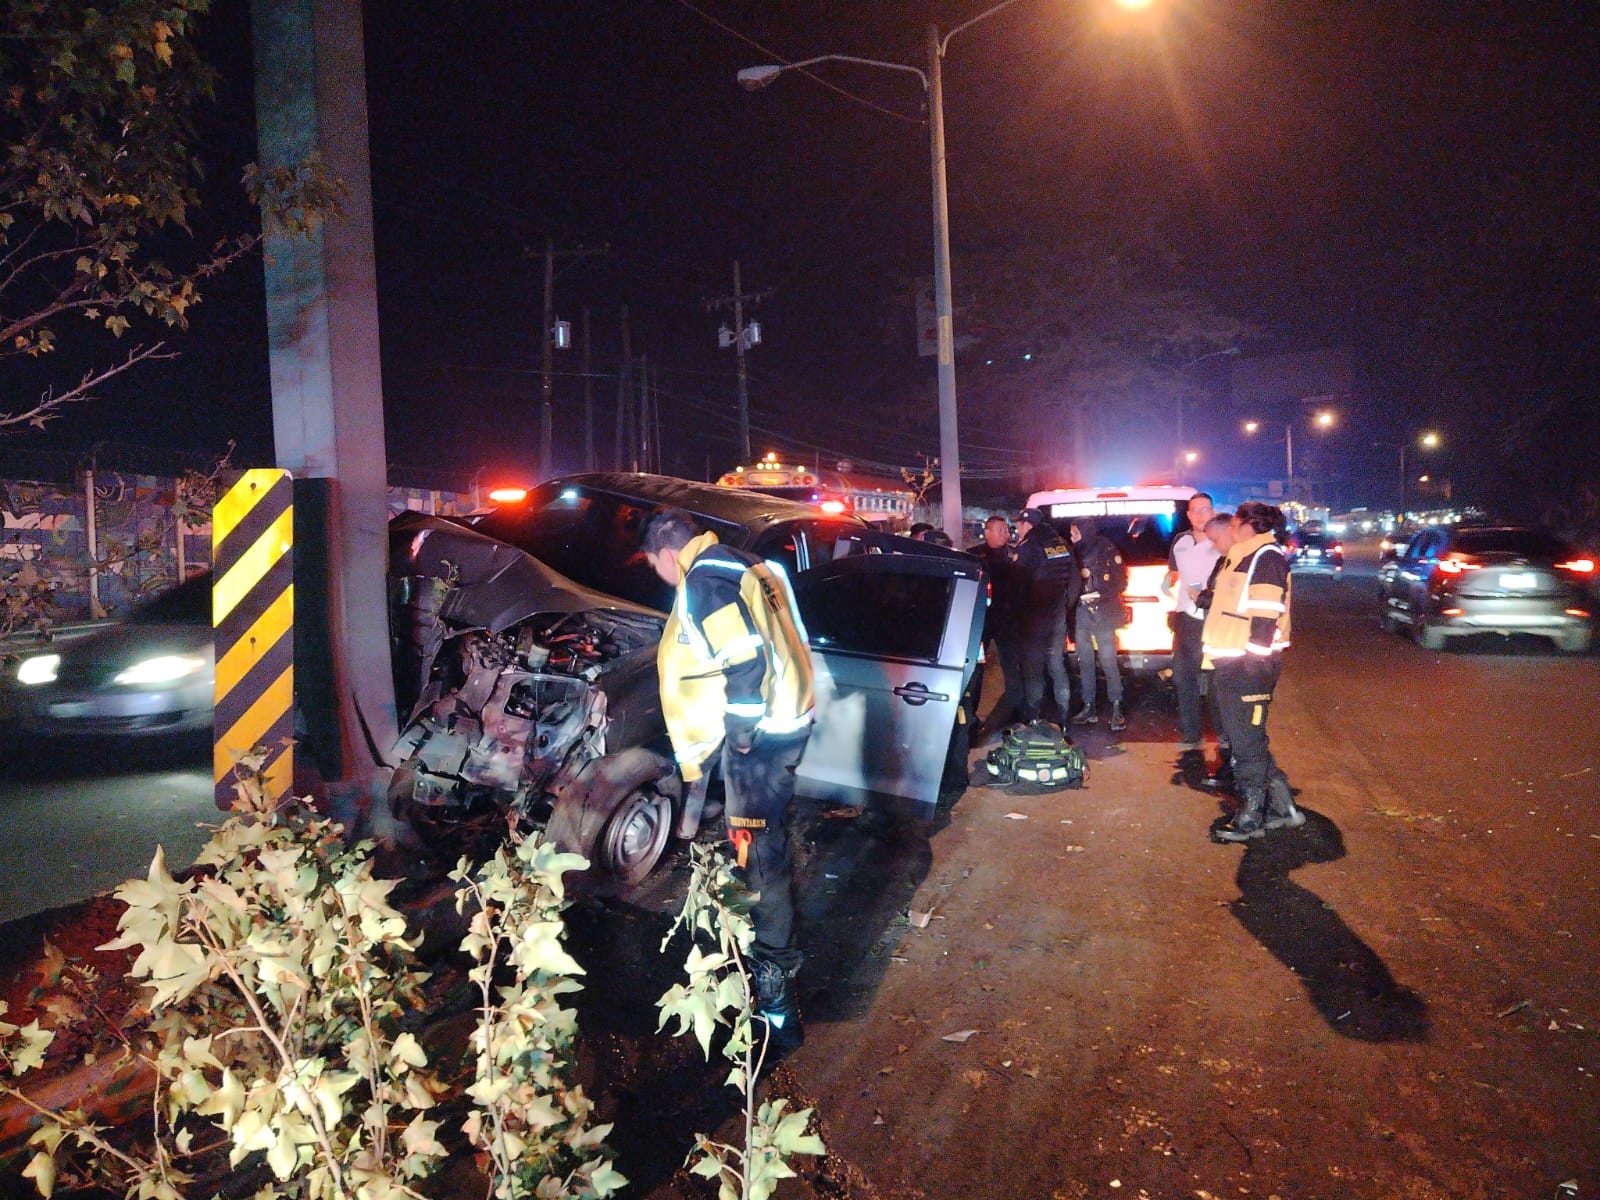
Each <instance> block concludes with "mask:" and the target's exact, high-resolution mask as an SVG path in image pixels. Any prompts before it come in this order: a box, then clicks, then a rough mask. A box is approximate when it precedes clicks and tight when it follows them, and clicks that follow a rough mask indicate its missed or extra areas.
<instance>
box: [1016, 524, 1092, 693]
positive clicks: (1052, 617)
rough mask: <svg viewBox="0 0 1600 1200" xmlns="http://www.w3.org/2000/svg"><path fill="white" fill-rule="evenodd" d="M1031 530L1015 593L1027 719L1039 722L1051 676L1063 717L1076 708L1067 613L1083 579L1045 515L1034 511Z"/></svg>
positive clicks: (1021, 550)
mask: <svg viewBox="0 0 1600 1200" xmlns="http://www.w3.org/2000/svg"><path fill="white" fill-rule="evenodd" d="M1021 519H1022V520H1026V521H1027V522H1028V532H1027V534H1026V535H1025V536H1024V537H1023V538H1022V540H1021V541H1020V542H1018V543H1017V558H1016V564H1015V573H1016V580H1015V590H1014V592H1013V603H1015V604H1016V605H1017V609H1018V611H1017V635H1018V642H1019V645H1018V657H1019V658H1020V661H1021V668H1022V719H1023V720H1024V721H1035V720H1038V718H1039V716H1040V712H1041V709H1042V707H1043V705H1044V681H1045V676H1046V675H1048V676H1049V677H1050V685H1051V688H1052V689H1053V690H1054V691H1055V694H1056V704H1057V706H1058V707H1059V708H1060V709H1061V711H1062V713H1063V715H1064V714H1066V713H1067V712H1069V711H1070V710H1071V708H1072V685H1071V682H1070V681H1069V680H1068V679H1067V668H1066V663H1065V661H1064V655H1065V653H1066V646H1067V610H1068V609H1069V608H1071V607H1072V605H1073V603H1074V602H1075V601H1076V600H1077V598H1078V588H1079V585H1080V577H1079V574H1078V563H1077V560H1076V559H1075V558H1074V557H1073V555H1072V547H1071V546H1069V545H1068V544H1067V543H1066V540H1065V539H1064V538H1062V536H1061V535H1060V534H1059V533H1057V532H1056V528H1055V526H1054V525H1052V524H1050V521H1049V518H1047V517H1046V516H1045V515H1044V513H1042V512H1040V511H1038V510H1036V509H1029V510H1028V511H1027V513H1025V514H1024V515H1023V517H1022V518H1021Z"/></svg>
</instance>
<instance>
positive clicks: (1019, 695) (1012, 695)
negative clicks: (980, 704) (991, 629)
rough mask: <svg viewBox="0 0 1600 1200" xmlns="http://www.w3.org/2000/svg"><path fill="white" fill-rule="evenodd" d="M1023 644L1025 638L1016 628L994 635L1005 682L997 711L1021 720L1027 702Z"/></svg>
mask: <svg viewBox="0 0 1600 1200" xmlns="http://www.w3.org/2000/svg"><path fill="white" fill-rule="evenodd" d="M1023 644H1024V639H1023V637H1022V635H1021V634H1020V633H1018V632H1017V631H1016V630H1015V629H1001V630H997V631H996V633H995V635H994V648H995V653H996V655H997V656H998V657H999V659H1000V678H1001V680H1002V681H1003V682H1004V684H1005V694H1004V695H1003V696H1001V697H1000V703H999V704H997V705H996V706H995V710H994V711H995V712H996V713H998V714H1000V715H1001V716H1003V717H1008V718H1009V719H1010V720H1013V721H1015V720H1019V719H1020V718H1021V716H1022V712H1023V709H1024V708H1025V707H1026V704H1025V702H1024V699H1023V680H1024V678H1025V675H1024V670H1023Z"/></svg>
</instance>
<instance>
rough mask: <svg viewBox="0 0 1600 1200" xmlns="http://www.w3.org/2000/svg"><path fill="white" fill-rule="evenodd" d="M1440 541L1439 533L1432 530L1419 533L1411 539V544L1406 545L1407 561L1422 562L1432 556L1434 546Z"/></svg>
mask: <svg viewBox="0 0 1600 1200" xmlns="http://www.w3.org/2000/svg"><path fill="white" fill-rule="evenodd" d="M1438 542H1439V535H1438V534H1436V533H1433V532H1431V531H1425V532H1423V533H1419V534H1417V535H1416V536H1415V537H1413V538H1412V539H1411V542H1410V544H1409V545H1407V546H1406V555H1405V558H1406V561H1407V562H1421V561H1422V560H1423V559H1425V558H1428V557H1430V556H1432V554H1433V551H1434V547H1435V546H1436V545H1437V544H1438Z"/></svg>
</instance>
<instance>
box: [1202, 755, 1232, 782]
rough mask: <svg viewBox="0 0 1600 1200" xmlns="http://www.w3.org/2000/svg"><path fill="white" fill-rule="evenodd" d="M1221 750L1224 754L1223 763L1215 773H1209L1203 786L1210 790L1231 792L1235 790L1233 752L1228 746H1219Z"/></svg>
mask: <svg viewBox="0 0 1600 1200" xmlns="http://www.w3.org/2000/svg"><path fill="white" fill-rule="evenodd" d="M1219 752H1220V753H1221V756H1222V765H1221V766H1219V767H1218V768H1217V770H1216V773H1215V774H1212V775H1207V776H1206V778H1205V780H1204V782H1203V783H1202V784H1201V786H1202V787H1204V788H1205V789H1206V791H1208V792H1231V791H1233V754H1232V752H1231V751H1230V750H1229V749H1228V748H1227V747H1226V746H1223V747H1219Z"/></svg>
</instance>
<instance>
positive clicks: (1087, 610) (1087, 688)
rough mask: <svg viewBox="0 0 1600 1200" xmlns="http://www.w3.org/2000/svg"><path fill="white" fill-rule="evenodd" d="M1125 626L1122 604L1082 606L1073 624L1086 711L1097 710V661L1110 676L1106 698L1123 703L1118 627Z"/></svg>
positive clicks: (1073, 635)
mask: <svg viewBox="0 0 1600 1200" xmlns="http://www.w3.org/2000/svg"><path fill="white" fill-rule="evenodd" d="M1121 623H1122V605H1121V604H1084V603H1081V602H1080V603H1079V605H1078V611H1077V616H1076V618H1075V620H1074V624H1073V634H1072V640H1073V641H1075V642H1076V643H1077V644H1078V684H1079V686H1080V687H1081V688H1082V689H1083V697H1082V699H1083V704H1084V707H1085V708H1093V707H1094V703H1095V696H1096V694H1097V693H1098V692H1099V687H1098V686H1097V685H1096V683H1095V676H1094V665H1095V659H1096V658H1097V657H1098V658H1099V660H1100V670H1101V672H1102V673H1103V674H1104V675H1105V677H1106V699H1107V700H1108V701H1109V702H1110V703H1112V704H1121V703H1122V671H1121V670H1120V669H1119V668H1118V666H1117V626H1118V625H1120V624H1121Z"/></svg>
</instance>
